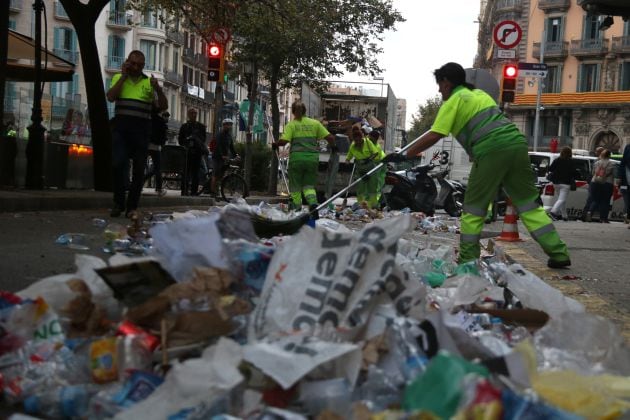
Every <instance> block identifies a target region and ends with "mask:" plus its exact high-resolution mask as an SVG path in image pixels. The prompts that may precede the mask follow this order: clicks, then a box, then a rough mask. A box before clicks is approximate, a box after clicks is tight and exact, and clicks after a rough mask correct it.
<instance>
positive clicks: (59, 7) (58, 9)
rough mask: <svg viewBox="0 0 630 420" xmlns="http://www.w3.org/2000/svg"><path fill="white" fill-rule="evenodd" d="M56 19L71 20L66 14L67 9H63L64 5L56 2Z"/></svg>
mask: <svg viewBox="0 0 630 420" xmlns="http://www.w3.org/2000/svg"><path fill="white" fill-rule="evenodd" d="M55 17H57V18H62V19H70V18H69V17H68V13H66V9H64V8H63V5H62V4H61V3H60V2H58V1H56V2H55Z"/></svg>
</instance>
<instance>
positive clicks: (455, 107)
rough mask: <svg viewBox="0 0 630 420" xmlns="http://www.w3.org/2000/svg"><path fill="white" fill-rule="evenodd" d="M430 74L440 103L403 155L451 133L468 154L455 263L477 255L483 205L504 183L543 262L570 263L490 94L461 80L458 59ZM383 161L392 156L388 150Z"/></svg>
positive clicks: (517, 138) (515, 137)
mask: <svg viewBox="0 0 630 420" xmlns="http://www.w3.org/2000/svg"><path fill="white" fill-rule="evenodd" d="M434 75H435V80H436V82H437V84H438V86H439V91H440V93H441V94H442V99H443V103H442V106H441V107H440V110H439V111H438V114H437V116H436V118H435V121H434V123H433V126H432V127H431V130H429V131H428V132H427V133H425V134H424V135H423V136H422V137H421V138H420V139H419V140H418V141H417V142H416V143H415V144H414V145H413V146H411V147H410V148H409V149H407V157H411V156H414V155H415V154H416V153H418V152H421V151H423V150H426V149H427V148H429V147H431V146H432V145H434V144H435V143H436V142H437V141H439V140H440V139H441V138H442V137H444V136H447V135H448V134H449V133H450V134H452V135H453V136H454V137H456V138H457V141H458V142H459V143H460V144H461V145H462V146H463V147H464V149H465V150H466V152H467V153H468V154H469V155H470V156H471V157H472V159H473V165H472V169H471V171H470V177H469V179H468V188H467V189H466V197H465V199H464V209H463V213H462V218H461V229H460V231H461V236H460V251H459V262H460V263H462V262H468V261H471V260H475V259H477V258H479V255H480V245H479V239H480V235H481V230H482V229H483V225H484V218H485V217H486V212H487V209H488V204H489V203H490V201H491V200H492V199H493V198H494V196H495V195H496V193H497V191H498V189H499V185H500V184H503V188H504V189H505V191H506V192H507V194H508V195H509V196H510V197H511V199H512V203H513V205H514V207H515V208H516V211H517V213H518V215H519V217H520V219H521V220H522V221H523V224H524V225H525V227H526V228H527V230H528V231H529V233H530V234H531V236H532V237H533V238H534V239H535V240H536V241H537V242H538V243H539V244H540V246H541V247H542V249H543V250H544V251H545V253H546V254H547V255H548V256H549V260H548V261H547V266H548V267H550V268H562V267H568V266H569V265H571V260H570V258H569V252H568V250H567V246H566V244H565V243H564V242H563V241H562V240H561V239H560V237H559V235H558V233H557V232H556V229H555V227H554V225H553V222H552V221H551V219H550V218H549V216H548V215H547V213H545V211H544V209H543V208H542V207H541V206H540V205H539V204H538V202H537V201H536V200H537V198H538V190H537V189H536V186H535V185H534V181H533V179H534V176H533V173H532V168H531V166H530V161H529V156H528V154H527V148H528V146H527V140H526V139H525V137H524V136H523V134H522V133H521V132H520V131H519V130H518V128H517V127H516V126H515V125H514V124H513V123H512V122H511V121H510V120H508V119H507V118H506V116H505V115H504V114H503V113H502V112H501V110H500V109H499V108H498V107H497V104H496V102H495V101H494V99H492V97H490V95H488V94H487V93H486V92H484V91H482V90H479V89H474V87H473V86H472V85H470V84H468V83H466V72H465V71H464V69H463V68H462V66H460V65H459V64H457V63H447V64H445V65H443V66H442V67H440V68H439V69H437V70H435V72H434ZM385 160H396V157H395V156H393V155H388V156H387V157H386V158H385Z"/></svg>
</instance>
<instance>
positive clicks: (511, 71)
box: [503, 64, 518, 78]
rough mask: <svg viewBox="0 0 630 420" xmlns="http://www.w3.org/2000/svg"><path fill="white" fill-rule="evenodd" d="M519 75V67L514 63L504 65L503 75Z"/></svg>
mask: <svg viewBox="0 0 630 420" xmlns="http://www.w3.org/2000/svg"><path fill="white" fill-rule="evenodd" d="M517 75H518V67H516V66H515V65H514V64H506V65H505V66H503V77H509V78H513V77H516V76H517Z"/></svg>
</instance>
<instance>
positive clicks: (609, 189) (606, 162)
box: [586, 149, 615, 223]
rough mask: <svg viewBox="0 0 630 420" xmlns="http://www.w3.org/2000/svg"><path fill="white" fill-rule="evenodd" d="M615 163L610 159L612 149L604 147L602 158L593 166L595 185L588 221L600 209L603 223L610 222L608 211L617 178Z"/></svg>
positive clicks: (600, 219)
mask: <svg viewBox="0 0 630 420" xmlns="http://www.w3.org/2000/svg"><path fill="white" fill-rule="evenodd" d="M614 170H615V165H614V164H613V163H612V162H611V161H610V150H607V149H604V151H603V152H602V154H601V155H600V159H599V160H598V161H597V163H595V166H594V167H593V178H592V179H591V185H592V187H593V201H592V202H591V206H590V208H589V209H588V212H587V213H586V221H587V222H590V221H591V219H592V215H593V211H595V210H596V209H597V210H598V211H599V221H600V222H601V223H610V222H609V221H608V212H609V211H610V197H612V193H613V188H614V187H613V182H614V180H615V173H614Z"/></svg>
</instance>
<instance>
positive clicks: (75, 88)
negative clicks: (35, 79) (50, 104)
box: [50, 74, 79, 101]
mask: <svg viewBox="0 0 630 420" xmlns="http://www.w3.org/2000/svg"><path fill="white" fill-rule="evenodd" d="M78 93H79V75H78V74H74V75H72V81H71V82H53V83H51V84H50V96H53V97H57V98H65V99H67V100H70V101H72V100H74V95H77V94H78Z"/></svg>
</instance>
